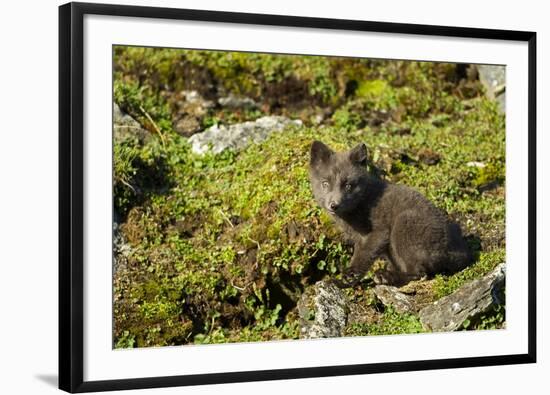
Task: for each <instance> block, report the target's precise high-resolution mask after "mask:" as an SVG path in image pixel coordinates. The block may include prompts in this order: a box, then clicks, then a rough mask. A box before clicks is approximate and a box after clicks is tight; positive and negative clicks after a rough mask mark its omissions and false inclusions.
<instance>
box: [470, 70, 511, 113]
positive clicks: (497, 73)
mask: <svg viewBox="0 0 550 395" xmlns="http://www.w3.org/2000/svg"><path fill="white" fill-rule="evenodd" d="M477 70H478V72H479V80H480V81H481V83H482V84H483V86H485V90H486V92H487V97H489V98H490V99H495V100H497V101H498V104H499V107H500V109H501V110H502V111H503V112H504V111H505V110H506V92H505V90H506V68H505V67H504V66H491V65H478V66H477Z"/></svg>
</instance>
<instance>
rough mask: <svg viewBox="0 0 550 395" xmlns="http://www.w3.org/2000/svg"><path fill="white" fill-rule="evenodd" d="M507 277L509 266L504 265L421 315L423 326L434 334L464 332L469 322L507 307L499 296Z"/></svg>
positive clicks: (431, 306) (440, 301)
mask: <svg viewBox="0 0 550 395" xmlns="http://www.w3.org/2000/svg"><path fill="white" fill-rule="evenodd" d="M505 277H506V265H505V264H504V263H501V264H500V265H498V266H497V267H496V268H495V269H494V270H493V271H492V272H491V273H489V274H487V275H486V276H484V277H482V278H480V279H477V280H474V281H472V282H470V283H468V284H466V285H464V286H462V287H461V288H459V289H458V290H457V291H455V292H454V293H452V294H451V295H448V296H445V297H443V298H441V299H439V300H438V301H436V302H434V303H432V304H431V305H429V306H426V307H424V308H423V309H422V310H420V313H419V315H420V322H421V323H422V326H423V327H424V328H425V329H427V330H431V331H434V332H440V331H454V330H457V329H460V328H461V327H462V325H463V323H464V322H465V321H466V320H472V319H474V318H475V317H477V316H479V315H480V314H483V313H485V312H487V311H488V310H489V308H491V307H492V306H493V305H495V304H501V303H504V301H503V300H500V298H499V296H498V295H499V292H500V290H501V289H502V287H503V286H504V281H505Z"/></svg>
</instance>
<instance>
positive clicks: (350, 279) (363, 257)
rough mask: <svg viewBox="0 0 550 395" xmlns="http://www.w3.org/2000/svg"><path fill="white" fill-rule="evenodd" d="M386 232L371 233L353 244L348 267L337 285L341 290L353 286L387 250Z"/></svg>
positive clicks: (387, 238) (387, 235)
mask: <svg viewBox="0 0 550 395" xmlns="http://www.w3.org/2000/svg"><path fill="white" fill-rule="evenodd" d="M388 244H389V234H388V232H372V233H369V235H368V236H367V237H366V238H363V239H361V240H359V241H356V242H355V245H354V247H353V256H352V257H351V263H350V267H349V268H348V269H346V270H345V271H344V273H343V274H342V281H337V284H338V285H339V286H340V287H342V288H344V287H345V288H347V287H353V286H355V285H356V284H357V283H358V282H359V281H361V279H362V278H363V276H364V275H365V274H366V273H367V271H368V270H369V269H370V268H371V266H372V264H373V263H374V261H375V260H376V258H378V257H379V256H380V255H382V254H383V253H384V252H385V251H386V250H387V248H388Z"/></svg>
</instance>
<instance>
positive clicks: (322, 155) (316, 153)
mask: <svg viewBox="0 0 550 395" xmlns="http://www.w3.org/2000/svg"><path fill="white" fill-rule="evenodd" d="M333 153H334V152H333V151H332V150H331V149H330V148H329V147H327V146H326V145H325V144H323V143H321V142H320V141H317V140H315V141H314V142H313V144H311V158H310V161H309V163H310V164H311V165H312V166H315V165H317V164H320V163H327V162H328V161H329V160H330V158H331V156H332V154H333Z"/></svg>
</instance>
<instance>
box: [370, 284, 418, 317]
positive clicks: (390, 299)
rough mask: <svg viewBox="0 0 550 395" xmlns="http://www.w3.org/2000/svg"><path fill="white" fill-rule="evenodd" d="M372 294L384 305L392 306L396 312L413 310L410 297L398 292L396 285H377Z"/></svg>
mask: <svg viewBox="0 0 550 395" xmlns="http://www.w3.org/2000/svg"><path fill="white" fill-rule="evenodd" d="M374 294H375V295H376V297H377V298H378V300H380V302H382V304H384V305H385V306H390V305H391V306H393V308H394V309H395V311H397V312H398V313H410V312H413V311H414V303H413V301H412V298H411V297H410V296H408V295H405V294H404V293H403V292H399V290H398V289H397V288H396V287H392V286H389V285H377V286H376V287H374Z"/></svg>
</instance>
